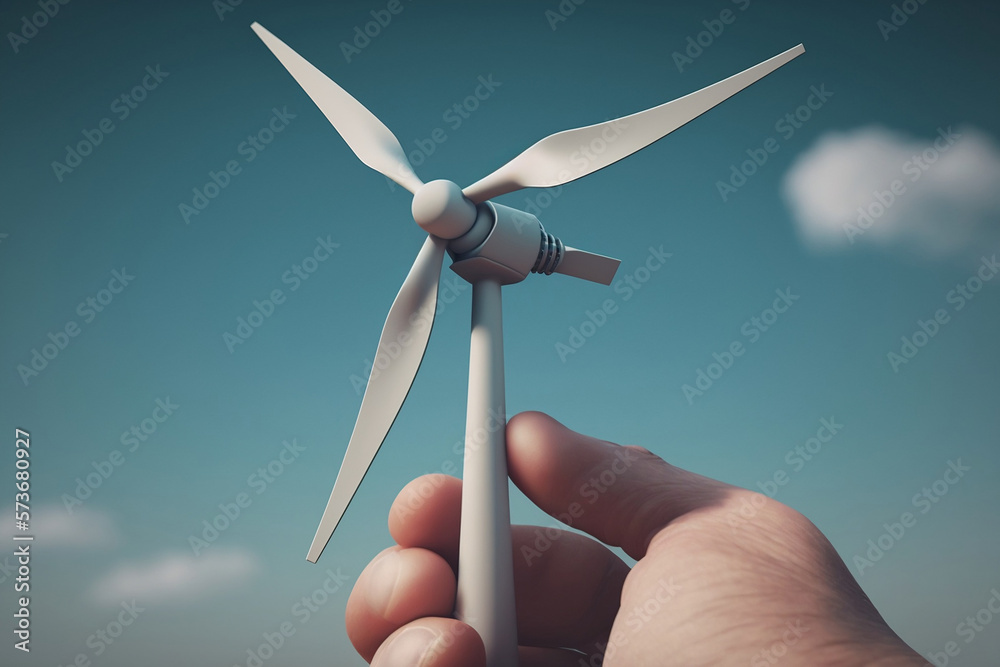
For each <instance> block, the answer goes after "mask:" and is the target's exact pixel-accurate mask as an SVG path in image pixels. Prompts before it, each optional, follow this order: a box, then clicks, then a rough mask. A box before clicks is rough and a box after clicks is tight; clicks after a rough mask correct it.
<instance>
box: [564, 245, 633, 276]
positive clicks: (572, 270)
mask: <svg viewBox="0 0 1000 667" xmlns="http://www.w3.org/2000/svg"><path fill="white" fill-rule="evenodd" d="M621 263H622V261H621V260H620V259H614V258H612V257H605V256H604V255H597V254H595V253H592V252H587V251H585V250H577V249H576V248H570V247H569V246H567V247H566V250H565V254H564V255H563V258H562V261H560V262H559V266H558V267H557V268H556V271H555V272H556V273H561V274H563V275H566V276H573V277H574V278H583V279H584V280H590V281H591V282H595V283H600V284H602V285H610V284H611V281H612V280H614V279H615V273H616V272H617V271H618V266H619V265H620V264H621Z"/></svg>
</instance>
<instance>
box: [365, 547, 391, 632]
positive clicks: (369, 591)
mask: <svg viewBox="0 0 1000 667" xmlns="http://www.w3.org/2000/svg"><path fill="white" fill-rule="evenodd" d="M399 570H400V564H399V553H398V552H396V551H389V552H387V553H385V554H384V555H383V556H382V557H381V558H379V559H378V560H376V561H375V562H374V563H373V564H372V569H371V570H369V571H368V575H367V579H368V581H367V583H366V586H365V600H366V602H367V603H368V606H369V607H370V608H371V610H372V611H374V612H375V613H376V614H379V615H380V616H382V617H385V615H386V614H387V613H388V612H389V607H390V605H391V604H392V596H393V593H394V592H395V591H396V583H397V582H398V581H399Z"/></svg>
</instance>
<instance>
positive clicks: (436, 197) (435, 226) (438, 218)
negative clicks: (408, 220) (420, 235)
mask: <svg viewBox="0 0 1000 667" xmlns="http://www.w3.org/2000/svg"><path fill="white" fill-rule="evenodd" d="M410 210H411V211H412V212H413V219H414V220H416V221H417V224H418V225H420V226H421V227H423V229H424V231H426V232H427V233H428V234H433V235H434V236H437V237H438V238H442V239H457V238H458V237H459V236H461V235H462V234H465V233H466V232H467V231H469V230H470V229H471V228H472V225H473V223H474V222H475V221H476V205H475V204H473V203H472V202H471V201H469V200H468V199H466V198H465V196H464V195H463V194H462V189H461V188H459V187H458V186H457V185H456V184H454V183H452V182H451V181H446V180H443V179H442V180H437V181H431V182H429V183H425V184H424V185H423V186H422V187H421V188H420V189H419V190H417V192H416V194H415V195H413V204H412V205H411V207H410Z"/></svg>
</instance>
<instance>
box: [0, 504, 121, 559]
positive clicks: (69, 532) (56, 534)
mask: <svg viewBox="0 0 1000 667" xmlns="http://www.w3.org/2000/svg"><path fill="white" fill-rule="evenodd" d="M3 516H9V517H11V519H12V520H11V522H10V524H8V525H10V526H11V527H14V521H13V517H14V507H13V506H11V507H9V508H7V509H5V510H4V513H3ZM12 534H14V535H18V534H22V535H32V536H33V537H34V538H35V543H36V544H37V545H38V546H39V548H45V549H49V548H50V547H57V548H75V549H108V548H111V547H114V546H117V545H118V543H119V534H118V529H117V528H116V527H115V522H114V520H112V518H111V516H110V515H108V514H107V513H105V512H103V511H101V510H95V509H90V508H89V507H81V508H79V509H77V510H76V511H75V512H73V514H72V515H71V514H69V513H68V512H67V511H66V509H65V508H64V507H63V506H62V505H61V504H59V503H52V504H46V505H39V506H37V507H32V508H31V519H30V521H29V530H27V531H25V532H21V531H17V530H15V531H14V532H13V533H12Z"/></svg>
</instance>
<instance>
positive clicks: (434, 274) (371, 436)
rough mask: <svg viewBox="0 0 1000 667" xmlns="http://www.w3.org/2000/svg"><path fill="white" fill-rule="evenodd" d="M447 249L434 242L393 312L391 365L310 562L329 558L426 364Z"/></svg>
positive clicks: (350, 451) (362, 422)
mask: <svg viewBox="0 0 1000 667" xmlns="http://www.w3.org/2000/svg"><path fill="white" fill-rule="evenodd" d="M446 245H447V242H446V241H443V240H442V239H439V238H437V237H434V236H428V238H427V240H426V241H424V245H423V247H422V248H421V249H420V252H419V253H418V254H417V259H416V260H415V261H414V262H413V266H412V268H410V273H409V274H408V275H407V276H406V280H404V281H403V286H402V287H401V288H400V290H399V294H397V295H396V300H395V301H393V302H392V308H390V309H389V316H388V317H387V318H386V320H385V326H384V327H383V328H382V336H381V338H379V341H378V351H377V352H376V356H375V360H376V362H377V361H378V360H379V359H383V358H388V359H390V362H389V364H388V365H387V366H385V367H384V368H380V369H379V371H378V374H377V375H373V376H372V377H371V378H370V379H369V380H368V387H367V388H366V389H365V396H364V398H363V399H362V400H361V411H360V412H359V413H358V421H357V422H356V423H355V424H354V432H353V433H352V434H351V441H350V443H349V444H348V445H347V453H346V454H345V456H344V463H343V464H342V465H341V467H340V473H339V474H338V475H337V481H336V482H335V483H334V485H333V493H331V494H330V500H329V502H328V503H327V504H326V510H325V511H324V512H323V518H322V519H320V522H319V528H317V530H316V536H315V537H314V538H313V541H312V546H310V547H309V555H308V556H307V557H306V558H307V559H308V560H310V561H312V562H313V563H315V562H316V561H317V559H319V556H320V554H321V553H323V549H324V548H326V543H327V542H329V541H330V537H331V536H332V535H333V531H334V530H335V529H336V528H337V524H339V523H340V519H341V517H343V516H344V512H345V511H346V510H347V506H348V505H349V504H350V502H351V499H352V498H354V494H355V492H356V491H357V490H358V486H360V485H361V480H362V479H364V477H365V473H367V472H368V468H369V467H370V466H371V464H372V461H373V460H374V459H375V454H377V453H378V450H379V448H380V447H381V446H382V441H384V440H385V436H386V435H387V434H388V433H389V429H390V428H391V427H392V423H393V421H395V419H396V415H397V414H399V409H400V408H401V407H402V406H403V401H404V400H406V395H407V393H409V391H410V386H411V385H412V384H413V379H414V378H415V377H416V375H417V370H418V369H419V368H420V362H421V361H423V358H424V352H425V351H426V349H427V341H428V340H429V339H430V336H431V326H432V325H433V323H434V312H435V310H436V309H437V295H438V281H439V280H440V278H441V262H442V260H443V259H444V250H445V246H446ZM390 346H392V349H391V350H390Z"/></svg>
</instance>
